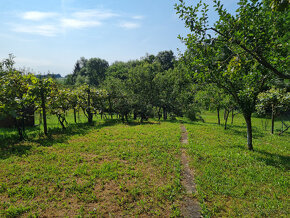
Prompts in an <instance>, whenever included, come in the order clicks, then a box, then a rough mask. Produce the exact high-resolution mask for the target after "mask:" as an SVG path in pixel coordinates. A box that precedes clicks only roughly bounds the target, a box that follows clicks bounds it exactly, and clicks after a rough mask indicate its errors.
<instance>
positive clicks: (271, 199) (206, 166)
mask: <svg viewBox="0 0 290 218" xmlns="http://www.w3.org/2000/svg"><path fill="white" fill-rule="evenodd" d="M204 118H205V123H201V122H198V123H189V124H187V125H186V128H187V130H188V131H189V145H188V153H189V155H190V157H191V160H192V162H191V166H192V167H193V168H195V173H196V183H197V189H198V198H199V201H200V202H201V204H202V208H203V212H204V215H208V216H212V217H222V216H225V217H287V216H288V215H289V213H290V211H289V203H290V202H289V166H290V157H289V148H290V137H289V136H290V134H289V131H288V133H284V135H282V136H277V135H271V134H270V133H269V132H270V131H269V130H268V131H264V130H263V129H264V126H262V120H261V119H257V118H254V119H253V126H254V134H253V137H254V140H253V144H254V150H255V151H254V152H250V151H248V150H247V146H246V124H245V121H244V120H243V118H242V117H241V116H239V117H237V118H236V119H235V121H234V125H233V126H231V125H229V129H228V130H223V126H218V125H216V124H214V123H216V116H215V115H213V114H206V116H204ZM276 126H277V127H279V123H278V122H277V123H276Z"/></svg>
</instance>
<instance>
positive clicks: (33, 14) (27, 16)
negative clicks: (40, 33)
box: [21, 11, 58, 21]
mask: <svg viewBox="0 0 290 218" xmlns="http://www.w3.org/2000/svg"><path fill="white" fill-rule="evenodd" d="M56 16H58V14H57V13H54V12H40V11H28V12H25V13H23V14H21V18H22V19H24V20H33V21H40V20H44V19H47V18H53V17H56Z"/></svg>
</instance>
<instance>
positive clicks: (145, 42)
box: [0, 0, 237, 76]
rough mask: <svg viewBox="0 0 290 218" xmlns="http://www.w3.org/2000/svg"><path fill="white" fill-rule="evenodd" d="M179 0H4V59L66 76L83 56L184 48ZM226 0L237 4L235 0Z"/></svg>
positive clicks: (0, 40)
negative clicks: (177, 6)
mask: <svg viewBox="0 0 290 218" xmlns="http://www.w3.org/2000/svg"><path fill="white" fill-rule="evenodd" d="M176 2H178V1H177V0H171V1H170V0H45V1H42V0H0V5H1V7H0V28H1V32H0V48H1V49H0V60H2V59H4V58H6V57H8V54H10V53H13V54H14V55H15V56H16V58H15V61H16V66H17V67H21V68H23V67H25V68H26V69H28V70H30V71H33V72H35V73H42V74H44V73H47V72H48V71H50V72H51V73H59V74H61V75H63V76H64V75H67V74H69V73H71V72H72V69H73V66H74V64H75V62H76V60H77V59H79V58H80V57H82V56H83V57H86V58H91V57H99V58H102V59H105V60H107V61H108V62H109V63H113V62H114V61H116V60H119V61H128V60H133V59H139V58H140V57H143V56H145V55H146V53H149V54H157V53H158V52H159V51H164V50H172V51H173V52H174V53H175V54H176V55H177V53H178V52H177V48H179V49H181V51H184V49H185V47H184V45H183V44H182V43H181V42H180V40H179V39H178V38H177V36H178V34H181V35H186V34H187V30H186V29H185V28H184V24H183V23H182V21H180V20H179V18H178V16H177V15H176V12H175V10H174V4H175V3H176ZM188 2H196V0H195V1H194V0H191V1H188ZM206 2H209V3H210V2H211V1H210V0H206ZM223 2H224V3H225V6H226V7H227V8H229V9H230V10H234V8H235V5H236V2H237V0H224V1H223ZM210 15H211V16H210V19H211V20H212V21H213V20H215V19H216V15H215V13H211V14H210Z"/></svg>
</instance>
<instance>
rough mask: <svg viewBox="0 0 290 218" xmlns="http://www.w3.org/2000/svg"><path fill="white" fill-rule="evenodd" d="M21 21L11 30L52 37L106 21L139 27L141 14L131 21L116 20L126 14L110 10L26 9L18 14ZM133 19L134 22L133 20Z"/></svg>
mask: <svg viewBox="0 0 290 218" xmlns="http://www.w3.org/2000/svg"><path fill="white" fill-rule="evenodd" d="M20 17H21V19H22V22H18V24H14V26H12V31H14V32H21V33H28V34H36V35H41V36H48V37H53V36H57V35H59V34H61V33H63V32H65V31H66V30H67V29H82V28H93V27H99V26H101V25H102V24H103V23H105V22H106V21H113V22H116V23H117V22H119V24H118V23H117V25H118V26H119V27H121V28H125V29H135V28H139V27H140V23H138V22H137V20H142V19H143V18H144V17H143V16H140V15H138V16H131V17H129V19H131V20H133V21H123V22H122V21H118V19H116V18H120V17H121V18H122V17H123V18H125V17H127V18H128V16H124V15H120V14H117V13H114V12H112V11H110V10H100V9H90V10H80V11H73V12H71V13H67V14H61V13H56V12H41V11H27V12H24V13H22V14H20ZM27 20H29V21H32V22H35V23H34V24H33V23H31V22H30V23H26V22H23V21H27ZM134 21H135V22H134Z"/></svg>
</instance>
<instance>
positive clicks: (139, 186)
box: [0, 121, 181, 217]
mask: <svg viewBox="0 0 290 218" xmlns="http://www.w3.org/2000/svg"><path fill="white" fill-rule="evenodd" d="M88 128H89V129H86V128H84V130H83V131H81V130H80V129H81V127H79V128H77V129H75V130H74V129H71V130H70V131H69V130H67V131H66V133H65V134H62V133H59V134H58V135H57V134H55V135H53V137H54V140H52V139H42V140H43V141H41V139H39V140H34V141H26V142H22V143H18V144H14V145H13V147H14V150H13V149H12V150H11V149H10V150H9V152H8V153H9V154H3V153H5V150H3V149H2V152H3V153H2V155H1V159H0V202H1V204H0V211H1V212H0V216H7V217H8V216H9V217H10V216H12V217H13V216H25V217H27V216H45V215H48V216H50V217H63V216H69V217H74V216H79V217H82V216H134V215H141V216H178V215H179V214H180V211H179V209H178V208H179V207H178V205H177V204H178V198H179V196H180V195H181V185H180V178H181V176H180V173H181V166H180V160H179V155H180V149H179V144H180V143H179V139H180V129H179V126H178V125H175V124H171V123H162V124H158V123H147V124H144V125H137V124H136V123H131V124H130V125H126V124H120V123H119V122H116V121H102V122H98V124H96V125H95V126H93V127H88ZM74 131H75V132H74ZM68 133H71V134H68ZM64 135H65V136H64ZM45 140H46V141H45ZM49 141H54V142H53V143H48V142H49ZM45 142H46V143H47V144H45ZM6 149H9V148H6ZM6 153H7V152H6Z"/></svg>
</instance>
